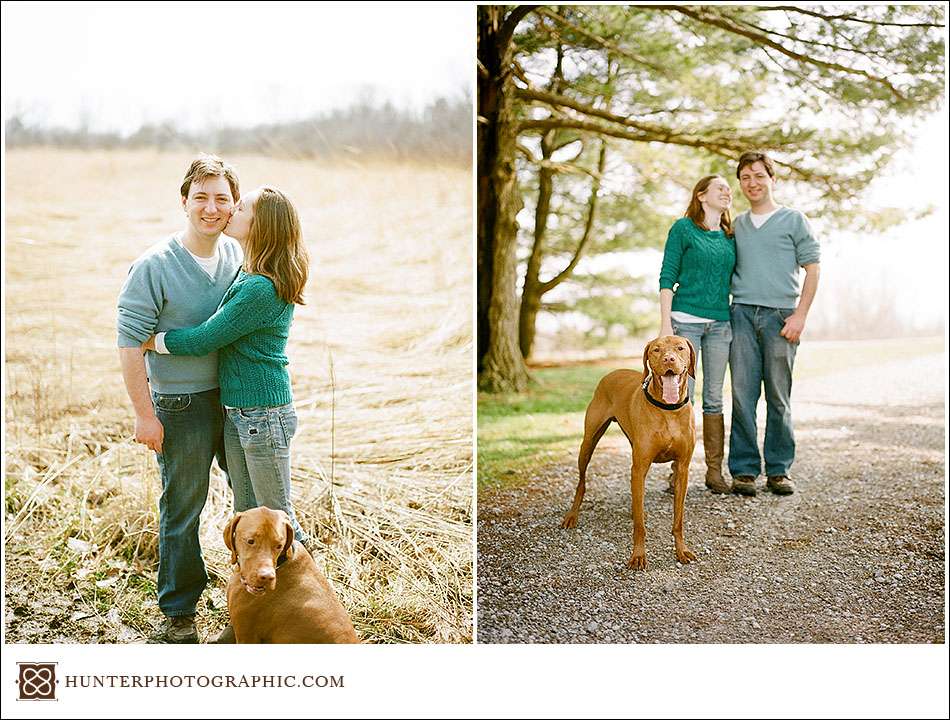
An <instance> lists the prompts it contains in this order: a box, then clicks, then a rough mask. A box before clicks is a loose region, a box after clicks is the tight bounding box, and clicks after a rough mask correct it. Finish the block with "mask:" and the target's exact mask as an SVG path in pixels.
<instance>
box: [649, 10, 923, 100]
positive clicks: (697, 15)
mask: <svg viewBox="0 0 950 720" xmlns="http://www.w3.org/2000/svg"><path fill="white" fill-rule="evenodd" d="M643 7H652V8H654V9H665V10H675V11H676V12H678V13H680V14H681V15H685V16H686V17H690V18H693V19H694V20H696V21H697V22H701V23H703V24H704V25H712V26H713V27H718V28H719V29H721V30H725V31H726V32H730V33H733V34H734V35H740V36H742V37H745V38H748V39H750V40H753V41H755V42H757V43H761V44H762V45H767V46H768V47H770V48H772V49H774V50H777V51H778V52H780V53H782V54H783V55H786V56H787V57H790V58H792V59H793V60H796V61H798V62H800V63H802V64H805V65H813V66H815V67H820V68H825V69H826V70H836V71H838V72H842V73H845V74H847V75H860V76H861V77H864V78H866V79H868V80H870V81H871V82H875V83H878V84H880V85H883V86H884V87H886V88H887V89H888V90H890V91H891V93H892V94H893V95H894V96H895V97H896V98H897V99H898V100H900V101H901V102H906V100H907V98H906V97H904V95H903V94H902V93H901V92H900V91H899V90H898V89H897V88H896V87H894V86H893V85H892V84H891V82H890V81H889V80H888V79H887V78H882V77H878V76H876V75H872V74H871V73H869V72H867V71H865V70H860V69H857V68H851V67H847V66H845V65H840V64H838V63H833V62H826V61H824V60H818V59H817V58H814V57H809V56H807V55H802V54H801V53H797V52H794V51H792V50H789V49H788V48H786V47H784V46H782V45H780V44H779V43H777V42H775V41H774V40H772V39H771V38H769V37H768V36H767V35H763V34H761V33H758V32H753V31H751V30H747V29H745V28H743V27H741V26H739V25H736V24H735V23H734V21H732V18H731V17H729V16H728V15H724V14H720V15H719V16H718V17H714V16H712V15H709V14H706V13H704V12H703V11H702V10H694V9H693V8H692V7H687V6H683V5H653V6H651V5H646V6H643ZM722 18H728V19H729V21H726V20H723V19H722Z"/></svg>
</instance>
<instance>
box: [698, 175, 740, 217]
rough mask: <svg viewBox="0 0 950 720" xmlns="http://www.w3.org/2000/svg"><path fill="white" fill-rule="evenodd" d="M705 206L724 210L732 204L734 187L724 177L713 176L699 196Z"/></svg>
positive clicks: (720, 210)
mask: <svg viewBox="0 0 950 720" xmlns="http://www.w3.org/2000/svg"><path fill="white" fill-rule="evenodd" d="M697 197H698V198H699V202H701V203H702V204H703V207H706V208H709V209H710V210H713V211H718V212H723V211H724V210H728V209H729V207H730V206H731V205H732V188H730V187H729V183H727V182H726V181H725V180H723V179H722V178H718V177H717V178H713V179H712V180H710V181H709V185H707V186H706V189H705V190H704V191H703V192H701V193H699V195H698V196H697Z"/></svg>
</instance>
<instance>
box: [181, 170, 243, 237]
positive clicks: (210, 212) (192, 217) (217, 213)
mask: <svg viewBox="0 0 950 720" xmlns="http://www.w3.org/2000/svg"><path fill="white" fill-rule="evenodd" d="M182 206H183V207H184V208H185V214H186V215H187V216H188V223H189V224H190V225H191V227H192V229H193V230H194V232H195V233H196V234H198V235H200V236H202V237H208V238H216V237H217V236H218V235H219V234H221V231H222V230H224V227H225V225H227V224H228V220H229V219H230V218H231V211H232V210H233V209H234V198H233V197H232V195H231V186H230V185H228V181H227V180H226V179H225V178H224V177H223V176H221V175H212V176H210V177H207V178H205V179H204V180H200V181H197V182H193V183H191V187H190V188H188V197H187V198H182Z"/></svg>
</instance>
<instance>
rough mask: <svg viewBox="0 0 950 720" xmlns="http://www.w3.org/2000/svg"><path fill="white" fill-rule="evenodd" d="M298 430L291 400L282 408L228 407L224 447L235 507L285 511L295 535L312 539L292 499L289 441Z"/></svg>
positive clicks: (305, 541) (300, 539) (237, 510)
mask: <svg viewBox="0 0 950 720" xmlns="http://www.w3.org/2000/svg"><path fill="white" fill-rule="evenodd" d="M295 432H297V413H296V412H294V406H293V404H292V403H290V404H287V405H281V406H279V407H253V408H227V421H226V422H225V423H224V450H225V453H226V454H227V462H228V475H229V476H230V478H231V489H232V490H233V491H234V510H235V512H243V511H244V510H250V509H251V508H255V507H260V506H264V507H269V508H271V509H272V510H283V511H284V512H285V513H287V515H288V517H290V524H291V525H292V526H293V529H294V536H295V537H296V538H297V540H299V541H300V542H302V543H304V544H307V543H308V542H309V540H310V538H309V537H308V536H307V534H306V533H305V532H304V531H303V528H301V527H300V523H299V522H297V516H296V515H295V514H294V508H293V505H291V502H290V441H291V439H292V438H293V436H294V433H295Z"/></svg>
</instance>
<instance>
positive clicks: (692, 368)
mask: <svg viewBox="0 0 950 720" xmlns="http://www.w3.org/2000/svg"><path fill="white" fill-rule="evenodd" d="M683 339H684V340H685V341H686V344H687V345H689V368H688V369H687V370H686V372H687V373H689V376H690V377H691V378H693V380H695V379H696V348H695V347H693V343H692V342H690V340H689V338H683ZM704 382H705V381H704Z"/></svg>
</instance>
